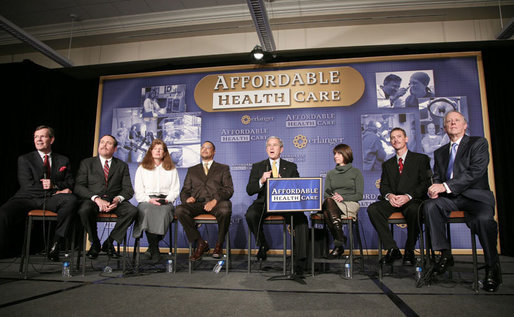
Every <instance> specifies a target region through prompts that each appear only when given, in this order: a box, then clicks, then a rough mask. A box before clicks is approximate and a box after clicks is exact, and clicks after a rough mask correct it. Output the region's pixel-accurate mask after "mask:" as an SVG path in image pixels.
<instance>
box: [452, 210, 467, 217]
mask: <svg viewBox="0 0 514 317" xmlns="http://www.w3.org/2000/svg"><path fill="white" fill-rule="evenodd" d="M449 218H451V219H453V218H466V216H465V215H464V211H461V210H455V211H452V212H451V213H450V217H449Z"/></svg>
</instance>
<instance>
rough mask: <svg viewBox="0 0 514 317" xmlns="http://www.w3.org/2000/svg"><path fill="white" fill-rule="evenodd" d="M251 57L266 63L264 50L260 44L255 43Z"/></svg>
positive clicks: (257, 61)
mask: <svg viewBox="0 0 514 317" xmlns="http://www.w3.org/2000/svg"><path fill="white" fill-rule="evenodd" d="M250 57H251V59H252V60H253V61H254V62H255V63H264V51H263V50H262V47H261V46H260V45H255V47H254V48H253V50H252V52H251V53H250Z"/></svg>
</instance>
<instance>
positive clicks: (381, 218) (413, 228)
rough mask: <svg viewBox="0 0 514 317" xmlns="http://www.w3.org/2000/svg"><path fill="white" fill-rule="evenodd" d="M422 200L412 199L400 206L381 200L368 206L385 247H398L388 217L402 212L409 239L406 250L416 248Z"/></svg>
mask: <svg viewBox="0 0 514 317" xmlns="http://www.w3.org/2000/svg"><path fill="white" fill-rule="evenodd" d="M420 204H421V200H418V199H411V200H410V201H409V202H408V203H406V204H405V205H403V206H402V207H400V208H396V207H393V206H391V204H390V203H389V201H387V200H380V201H377V202H375V203H373V204H371V205H369V207H368V216H369V219H370V221H371V223H372V224H373V227H375V230H376V231H377V233H378V238H379V239H380V241H382V244H383V246H384V249H386V250H389V249H393V248H398V246H397V244H396V242H395V241H394V239H393V235H392V232H391V229H390V228H389V224H388V222H387V219H388V218H389V216H391V214H392V213H393V212H401V213H402V214H403V216H404V217H405V221H406V222H407V241H405V250H414V248H415V247H416V241H417V240H418V235H419V220H418V219H419V214H418V212H419V213H421V211H419V210H418V209H419V205H420Z"/></svg>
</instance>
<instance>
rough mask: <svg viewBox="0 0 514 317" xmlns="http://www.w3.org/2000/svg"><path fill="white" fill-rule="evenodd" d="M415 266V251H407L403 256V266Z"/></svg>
mask: <svg viewBox="0 0 514 317" xmlns="http://www.w3.org/2000/svg"><path fill="white" fill-rule="evenodd" d="M414 264H416V257H415V256H414V251H413V250H407V249H405V253H404V254H403V265H406V266H414Z"/></svg>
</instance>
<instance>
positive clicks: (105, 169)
mask: <svg viewBox="0 0 514 317" xmlns="http://www.w3.org/2000/svg"><path fill="white" fill-rule="evenodd" d="M104 176H105V184H106V185H107V178H108V177H109V161H108V160H105V164H104Z"/></svg>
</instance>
